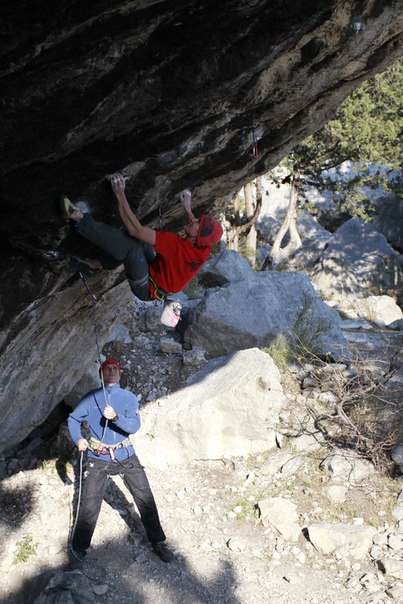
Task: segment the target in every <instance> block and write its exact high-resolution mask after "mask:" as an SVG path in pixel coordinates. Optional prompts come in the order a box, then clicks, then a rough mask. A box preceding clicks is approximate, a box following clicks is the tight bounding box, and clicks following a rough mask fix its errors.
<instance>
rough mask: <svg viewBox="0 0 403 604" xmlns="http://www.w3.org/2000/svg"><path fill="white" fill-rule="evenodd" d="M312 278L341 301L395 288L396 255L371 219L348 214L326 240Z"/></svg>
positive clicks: (397, 275) (325, 292) (398, 281)
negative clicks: (345, 219) (347, 218)
mask: <svg viewBox="0 0 403 604" xmlns="http://www.w3.org/2000/svg"><path fill="white" fill-rule="evenodd" d="M312 281H313V282H314V283H315V284H316V285H317V287H318V289H319V290H320V291H321V292H322V294H323V295H324V296H326V297H330V298H332V299H335V300H340V301H342V300H343V299H345V298H351V297H361V298H362V297H365V295H366V292H368V293H370V291H371V292H372V293H378V294H383V293H386V292H388V291H396V290H397V289H398V288H399V287H400V286H401V283H402V272H401V270H400V266H399V255H398V254H397V253H396V252H395V251H394V250H393V249H392V248H391V246H390V245H389V244H388V242H387V240H386V237H385V236H384V235H382V234H381V233H378V231H376V230H375V228H374V227H373V226H372V225H371V224H370V223H366V222H364V220H362V219H360V218H351V219H350V220H348V221H347V222H345V223H344V224H343V225H342V226H341V227H340V228H339V229H337V231H336V232H335V234H334V235H333V237H332V238H331V239H330V241H329V242H328V244H327V246H326V248H325V250H324V251H323V252H322V254H321V256H320V260H319V262H318V265H317V268H316V269H315V271H314V273H313V276H312ZM369 290H370V291H369Z"/></svg>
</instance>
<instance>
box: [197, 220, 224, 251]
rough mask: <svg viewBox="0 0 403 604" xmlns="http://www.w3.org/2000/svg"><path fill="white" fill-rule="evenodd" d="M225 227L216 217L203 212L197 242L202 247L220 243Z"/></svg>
mask: <svg viewBox="0 0 403 604" xmlns="http://www.w3.org/2000/svg"><path fill="white" fill-rule="evenodd" d="M222 234H223V229H222V226H221V224H220V223H219V222H218V220H216V219H215V218H212V217H211V216H209V215H208V214H203V216H202V217H201V218H200V226H199V230H198V232H197V236H196V243H197V245H198V246H200V247H207V246H211V245H214V244H215V243H218V242H219V241H220V239H221V237H222Z"/></svg>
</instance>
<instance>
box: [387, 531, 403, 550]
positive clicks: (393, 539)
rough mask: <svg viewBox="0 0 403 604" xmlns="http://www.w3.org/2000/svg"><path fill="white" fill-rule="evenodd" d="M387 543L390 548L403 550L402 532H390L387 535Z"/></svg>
mask: <svg viewBox="0 0 403 604" xmlns="http://www.w3.org/2000/svg"><path fill="white" fill-rule="evenodd" d="M388 545H389V547H390V549H394V550H402V551H403V534H401V533H399V534H398V535H396V534H395V533H390V534H389V535H388Z"/></svg>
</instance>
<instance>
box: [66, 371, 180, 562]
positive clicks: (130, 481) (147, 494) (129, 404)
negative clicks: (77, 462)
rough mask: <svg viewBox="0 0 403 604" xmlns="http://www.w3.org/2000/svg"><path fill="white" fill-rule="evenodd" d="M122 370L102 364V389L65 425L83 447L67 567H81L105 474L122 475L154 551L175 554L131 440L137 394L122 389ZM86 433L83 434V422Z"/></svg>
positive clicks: (136, 426) (167, 558) (136, 418)
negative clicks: (82, 470)
mask: <svg viewBox="0 0 403 604" xmlns="http://www.w3.org/2000/svg"><path fill="white" fill-rule="evenodd" d="M120 375H121V369H120V365H119V363H117V362H116V361H115V360H113V359H107V360H106V361H104V362H103V363H102V365H101V368H100V376H101V377H102V379H103V387H101V388H98V389H97V390H92V391H90V392H88V393H87V394H86V395H85V396H84V397H83V398H82V399H81V401H80V402H79V404H78V405H77V407H76V408H75V409H74V411H73V412H72V413H71V414H70V415H69V419H68V428H69V432H70V436H71V438H72V440H73V441H74V442H75V444H76V446H77V448H78V450H79V451H80V452H81V451H87V450H88V458H87V470H86V472H85V474H84V477H83V478H82V480H83V488H82V497H81V502H80V505H79V508H78V510H77V517H76V523H75V528H74V530H73V534H72V538H71V554H72V557H71V566H72V568H76V569H81V568H82V567H83V565H84V562H85V556H86V554H87V549H88V548H89V546H90V543H91V539H92V535H93V533H94V530H95V526H96V523H97V520H98V515H99V512H100V510H101V504H102V500H103V498H104V494H105V490H106V486H107V481H108V477H109V476H116V475H117V474H119V475H120V476H122V478H123V481H124V483H125V485H126V487H127V488H128V489H129V491H130V493H131V495H132V496H133V499H134V501H135V502H136V506H137V508H138V510H139V512H140V516H141V520H142V523H143V526H144V528H145V530H146V533H147V537H148V539H149V541H150V543H151V547H152V549H153V551H154V552H155V553H156V554H157V556H159V557H160V558H161V560H163V561H164V562H171V561H172V560H173V559H174V554H173V553H172V552H171V550H170V549H169V548H168V547H167V546H166V544H165V539H166V537H165V533H164V531H163V529H162V527H161V523H160V519H159V516H158V511H157V507H156V504H155V500H154V496H153V494H152V491H151V488H150V485H149V482H148V480H147V476H146V473H145V471H144V468H143V466H142V465H141V464H140V462H139V459H138V457H137V455H136V453H135V451H134V448H133V445H132V444H131V442H130V440H129V438H128V437H129V435H130V434H134V433H135V432H137V430H138V429H139V428H140V416H139V404H138V400H137V397H136V396H135V395H134V394H133V393H132V392H130V391H129V390H125V389H124V388H121V387H120V383H119V382H120ZM84 422H85V425H86V430H87V434H85V436H83V432H84V430H82V425H83V424H84Z"/></svg>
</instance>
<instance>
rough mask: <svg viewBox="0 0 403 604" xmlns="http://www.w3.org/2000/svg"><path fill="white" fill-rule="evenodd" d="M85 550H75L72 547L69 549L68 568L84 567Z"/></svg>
mask: <svg viewBox="0 0 403 604" xmlns="http://www.w3.org/2000/svg"><path fill="white" fill-rule="evenodd" d="M85 556H86V552H77V551H75V550H73V549H70V551H69V567H70V570H80V571H82V570H83V568H84V560H85Z"/></svg>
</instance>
